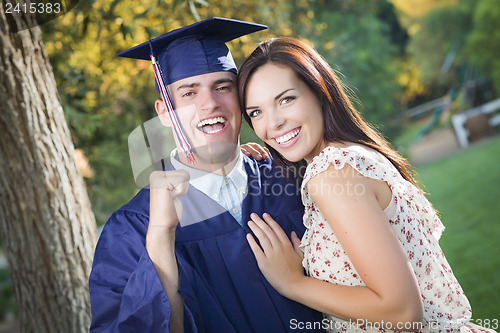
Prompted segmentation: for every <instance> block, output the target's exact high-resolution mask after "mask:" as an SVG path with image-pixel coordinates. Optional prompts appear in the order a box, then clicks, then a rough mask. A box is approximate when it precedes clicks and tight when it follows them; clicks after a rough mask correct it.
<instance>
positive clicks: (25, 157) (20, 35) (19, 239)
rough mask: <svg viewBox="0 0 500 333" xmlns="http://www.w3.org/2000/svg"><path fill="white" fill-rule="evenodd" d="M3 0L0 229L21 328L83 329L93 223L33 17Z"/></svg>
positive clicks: (86, 321)
mask: <svg viewBox="0 0 500 333" xmlns="http://www.w3.org/2000/svg"><path fill="white" fill-rule="evenodd" d="M4 1H6V0H1V4H2V8H1V10H0V61H1V63H0V82H1V85H0V232H1V235H2V239H3V244H4V246H5V250H6V253H7V257H8V262H9V267H10V272H11V277H12V281H13V284H14V290H15V294H16V303H17V308H18V318H19V322H20V327H21V331H22V332H64V333H66V332H88V328H89V324H90V302H89V294H88V276H89V273H90V269H91V264H92V256H93V250H94V246H95V243H96V239H97V236H96V224H95V219H94V216H93V214H92V211H91V208H90V202H89V199H88V196H87V192H86V188H85V184H84V182H83V178H82V177H81V175H80V172H79V170H78V168H77V165H76V162H75V159H74V147H73V144H72V142H71V138H70V133H69V130H68V127H67V124H66V121H65V119H64V114H63V110H62V107H61V104H60V102H59V99H58V95H57V89H56V83H55V79H54V75H53V72H52V67H51V65H50V63H49V59H48V57H47V54H46V52H45V49H44V46H43V43H42V40H41V33H40V29H39V28H38V27H37V26H36V25H35V24H33V20H34V18H33V17H32V16H29V15H17V16H15V17H14V16H12V15H9V14H6V13H5V7H4V5H5V3H4ZM23 2H24V0H22V1H21V3H23ZM13 3H14V4H15V3H16V2H15V1H13ZM29 26H35V27H34V28H31V29H27V30H22V28H23V27H29ZM15 31H19V32H15Z"/></svg>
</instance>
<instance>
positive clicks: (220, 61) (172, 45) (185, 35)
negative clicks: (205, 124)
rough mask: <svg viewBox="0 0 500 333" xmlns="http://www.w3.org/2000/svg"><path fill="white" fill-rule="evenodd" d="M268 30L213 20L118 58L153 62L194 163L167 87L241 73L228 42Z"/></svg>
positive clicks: (176, 128) (177, 130) (158, 82)
mask: <svg viewBox="0 0 500 333" xmlns="http://www.w3.org/2000/svg"><path fill="white" fill-rule="evenodd" d="M266 28H267V27H266V26H265V25H262V24H256V23H250V22H245V21H238V20H232V19H227V18H220V17H213V18H210V19H207V20H204V21H200V22H196V23H194V24H191V25H189V26H186V27H183V28H179V29H176V30H172V31H170V32H168V33H166V34H164V35H162V36H159V37H157V38H153V39H151V40H149V41H148V42H145V43H142V44H140V45H137V46H135V47H133V48H131V49H129V50H127V51H124V52H121V53H119V54H118V55H117V56H118V57H125V58H133V59H144V60H152V62H153V69H154V71H155V77H156V85H157V89H158V90H159V91H160V93H161V95H162V97H163V100H164V101H165V104H166V106H167V109H168V114H169V116H170V119H171V120H172V125H173V129H174V132H175V134H176V136H177V138H178V141H179V143H180V145H181V148H182V150H183V151H184V153H185V154H186V157H187V159H188V161H194V155H193V154H192V149H191V147H190V145H189V142H187V139H186V136H185V134H184V131H183V130H182V127H181V126H180V123H179V121H178V119H177V115H176V113H175V111H174V107H173V103H172V98H171V97H170V94H169V92H168V89H167V88H166V87H167V86H168V85H169V84H171V83H173V82H176V81H179V80H182V79H185V78H188V77H191V76H196V75H201V74H208V73H213V72H219V71H230V72H233V73H237V68H236V64H235V63H234V60H233V57H232V55H231V52H229V49H228V48H227V46H226V44H225V43H226V42H228V41H230V40H233V39H235V38H238V37H241V36H244V35H247V34H250V33H253V32H256V31H260V30H264V29H266Z"/></svg>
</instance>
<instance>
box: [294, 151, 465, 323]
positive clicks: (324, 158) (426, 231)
mask: <svg viewBox="0 0 500 333" xmlns="http://www.w3.org/2000/svg"><path fill="white" fill-rule="evenodd" d="M346 163H348V164H349V165H350V166H351V167H353V168H354V169H355V170H356V171H358V172H359V173H360V174H362V175H363V176H365V177H369V178H373V179H378V180H382V181H385V182H386V183H387V184H388V185H389V187H390V189H391V191H392V199H391V203H390V204H389V206H388V207H387V208H386V209H385V213H386V216H387V218H388V220H389V223H390V224H391V227H392V229H393V230H394V231H395V233H396V235H397V237H398V239H399V241H400V242H401V244H402V246H403V249H404V250H405V252H406V254H407V256H408V259H409V261H410V263H411V265H412V267H413V270H414V272H415V276H416V277H417V280H418V284H419V287H420V292H421V295H422V300H423V305H424V323H423V327H422V330H421V332H460V331H463V332H465V331H468V329H467V328H466V327H464V325H465V324H466V323H467V322H468V321H469V320H470V318H471V315H472V311H471V308H470V305H469V301H468V300H467V298H466V296H465V294H464V292H463V291H462V288H461V287H460V285H459V283H458V281H457V280H456V278H455V276H454V275H453V272H452V270H451V268H450V265H449V264H448V262H447V261H446V258H445V256H444V254H443V252H442V250H441V248H440V247H439V243H438V241H439V238H440V236H441V234H442V232H443V230H444V226H443V224H442V223H441V221H440V220H439V217H438V216H437V214H436V212H435V210H434V209H433V207H432V206H431V204H430V203H429V201H428V200H427V199H426V198H425V196H424V195H423V194H422V192H421V191H420V190H419V189H418V188H416V187H415V186H414V185H412V184H411V183H410V182H408V181H406V180H405V179H404V178H403V177H402V176H401V174H400V173H399V172H398V171H397V169H396V168H395V167H394V166H393V165H392V164H391V163H390V162H389V160H388V159H386V158H385V157H384V156H383V155H382V154H380V153H378V152H376V151H374V150H371V149H369V148H365V147H363V146H350V147H347V148H336V147H327V148H325V149H324V150H323V151H322V152H321V153H320V154H319V155H318V156H316V157H315V158H314V159H313V160H312V161H311V163H310V164H309V165H308V166H307V170H306V173H305V177H304V181H303V183H302V189H301V191H302V201H303V203H304V206H305V213H304V225H305V226H306V228H307V230H306V232H305V234H304V236H303V238H302V241H301V244H300V247H301V249H302V251H304V260H303V263H302V264H303V266H304V268H305V269H306V271H307V273H308V275H309V276H312V277H314V278H317V279H321V280H324V281H328V282H332V283H336V284H339V285H347V286H364V283H363V281H362V279H361V278H360V276H359V274H358V273H357V272H356V269H355V268H354V266H353V264H352V263H351V261H350V260H349V258H348V257H347V255H346V253H345V251H344V249H343V248H342V246H341V245H340V243H339V241H338V240H337V238H336V237H335V234H334V233H333V231H332V229H331V227H330V225H329V224H328V222H327V221H326V220H325V219H324V217H323V215H322V214H321V212H320V211H319V209H318V207H317V206H316V204H315V203H314V201H313V200H312V198H311V196H310V194H309V193H308V190H307V186H306V185H307V182H308V181H309V180H310V179H311V178H312V177H314V176H316V175H317V174H319V173H321V172H323V171H326V169H327V168H328V167H329V166H330V165H333V166H334V167H335V168H336V169H342V168H343V167H344V165H345V164H346ZM322 323H323V324H324V325H325V326H324V328H326V329H327V331H328V332H366V331H371V332H385V331H389V330H387V329H386V330H383V329H380V327H376V325H371V326H370V325H365V324H364V323H363V322H362V321H359V322H358V323H355V322H354V323H353V321H351V322H346V321H343V320H341V319H338V318H335V317H333V316H331V315H327V314H325V315H324V320H323V322H322ZM393 329H394V330H396V331H399V330H401V328H400V329H398V328H397V327H394V328H393Z"/></svg>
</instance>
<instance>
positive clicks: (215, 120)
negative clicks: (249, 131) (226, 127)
mask: <svg viewBox="0 0 500 333" xmlns="http://www.w3.org/2000/svg"><path fill="white" fill-rule="evenodd" d="M225 122H226V119H224V118H222V117H216V118H212V119H205V120H202V121H200V122H199V123H198V125H197V126H198V128H202V127H203V126H205V125H213V124H216V123H222V124H224V123H225Z"/></svg>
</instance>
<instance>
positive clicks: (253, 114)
mask: <svg viewBox="0 0 500 333" xmlns="http://www.w3.org/2000/svg"><path fill="white" fill-rule="evenodd" d="M261 113H262V111H260V110H253V111H252V112H250V113H249V114H248V116H249V117H250V118H255V117H257V116H258V115H259V114H261Z"/></svg>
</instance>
